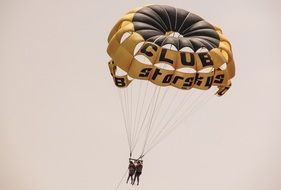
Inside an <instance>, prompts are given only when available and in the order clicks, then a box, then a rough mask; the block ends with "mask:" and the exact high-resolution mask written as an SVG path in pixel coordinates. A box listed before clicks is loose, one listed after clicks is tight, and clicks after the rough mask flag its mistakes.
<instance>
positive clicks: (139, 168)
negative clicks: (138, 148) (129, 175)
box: [133, 160, 143, 185]
mask: <svg viewBox="0 0 281 190" xmlns="http://www.w3.org/2000/svg"><path fill="white" fill-rule="evenodd" d="M142 164H143V163H142V161H140V160H138V161H137V165H136V172H135V177H134V182H133V185H134V183H135V181H136V179H137V185H139V181H140V179H139V178H140V175H141V173H142V168H143V165H142Z"/></svg>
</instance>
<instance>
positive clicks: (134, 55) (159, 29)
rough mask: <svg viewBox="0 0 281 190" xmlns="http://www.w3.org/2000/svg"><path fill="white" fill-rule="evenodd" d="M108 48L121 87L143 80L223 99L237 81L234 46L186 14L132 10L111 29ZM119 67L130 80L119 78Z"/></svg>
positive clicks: (158, 7)
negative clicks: (211, 92) (213, 90)
mask: <svg viewBox="0 0 281 190" xmlns="http://www.w3.org/2000/svg"><path fill="white" fill-rule="evenodd" d="M108 43H109V44H108V49H107V52H108V54H109V55H110V57H111V58H112V60H111V61H110V62H109V67H110V71H111V74H112V76H113V78H114V81H115V84H116V86H117V87H127V86H128V85H129V84H130V82H131V81H132V79H140V80H149V81H151V82H152V83H154V84H156V85H159V86H174V87H176V88H179V89H186V90H188V89H191V88H197V89H202V90H207V89H209V88H210V87H211V86H218V87H219V91H218V93H217V94H218V95H222V94H223V93H224V92H225V91H226V90H227V89H229V86H230V85H231V78H233V77H234V75H235V68H234V61H233V56H232V50H231V44H230V42H229V41H228V40H227V39H226V37H225V36H224V35H223V34H222V32H221V30H220V29H219V28H218V27H215V26H213V25H211V24H210V23H208V22H206V21H205V20H203V19H202V18H201V17H199V16H197V15H195V14H193V13H190V12H188V11H185V10H183V9H178V8H173V7H170V6H163V5H150V6H146V7H142V8H137V9H133V10H131V11H129V12H128V13H127V14H126V15H125V16H124V17H123V18H121V19H120V20H119V21H118V22H117V23H116V25H115V26H114V27H113V29H112V30H111V32H110V34H109V37H108ZM167 45H168V47H170V48H167ZM198 51H199V52H198ZM115 66H118V67H119V68H120V69H122V70H123V71H125V73H126V75H123V76H122V77H120V76H118V75H117V74H116V69H115V68H116V67H115ZM164 67H165V69H164ZM191 71H192V72H191Z"/></svg>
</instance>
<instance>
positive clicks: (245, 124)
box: [0, 0, 281, 190]
mask: <svg viewBox="0 0 281 190" xmlns="http://www.w3.org/2000/svg"><path fill="white" fill-rule="evenodd" d="M151 3H152V4H167V5H171V6H175V7H180V8H183V9H186V10H189V11H191V12H193V13H196V14H198V15H200V16H202V17H203V18H205V19H206V20H207V21H209V22H211V23H213V24H216V25H218V26H220V27H221V28H222V29H223V31H224V33H225V35H226V36H227V37H228V38H229V39H230V41H231V42H232V45H233V52H234V58H235V61H236V69H237V70H236V71H237V72H236V74H237V75H236V77H235V79H234V80H233V86H232V88H231V89H230V91H229V92H228V93H227V94H226V95H225V96H223V97H222V98H221V99H216V98H215V99H213V100H212V101H211V102H209V104H208V105H206V106H205V107H204V110H201V111H198V112H197V113H196V114H195V115H194V116H193V117H192V119H190V120H189V122H190V125H189V127H181V128H179V129H178V130H177V131H176V132H174V133H173V134H171V136H169V137H168V138H167V139H166V140H165V141H163V142H162V143H161V144H159V146H158V147H157V148H156V149H154V150H153V151H152V152H151V154H149V155H148V156H147V157H146V159H145V166H144V173H143V175H142V176H141V180H142V181H141V183H142V184H141V186H139V187H134V188H132V187H130V186H127V185H123V184H122V185H121V186H120V189H122V190H127V189H139V190H148V189H149V190H152V189H161V190H171V189H190V190H280V189H281V124H280V123H281V112H280V107H281V100H280V97H281V85H280V79H279V76H280V71H281V64H280V43H281V37H280V34H281V24H280V23H281V22H280V18H281V12H280V8H281V2H280V1H278V0H255V1H254V0H252V1H247V0H232V1H228V0H221V1H219V0H213V1H207V0H205V1H203V0H188V1H180V0H174V1H168V0H161V1H146V0H143V1H137V0H130V1H129V0H122V1H121V0H119V1H109V0H102V1H95V0H79V1H74V0H25V1H24V0H22V1H20V0H18V1H16V0H6V1H5V0H0V189H1V190H77V189H83V190H113V189H115V188H116V185H117V183H118V182H119V180H120V178H121V176H122V175H123V172H124V170H125V169H126V167H127V156H128V148H127V142H126V135H125V130H124V128H123V121H122V115H121V108H120V104H119V99H118V95H117V93H116V90H115V89H114V85H113V83H112V79H111V77H110V75H109V71H108V67H107V61H108V60H109V57H108V55H107V53H106V47H107V41H106V39H107V35H108V33H109V31H110V30H111V27H112V26H113V25H114V24H115V22H116V21H117V20H118V19H119V18H120V17H121V16H122V15H124V13H125V12H126V11H128V10H129V9H131V8H133V7H138V6H142V5H145V4H151ZM216 107H218V108H219V109H218V110H216V109H215V108H216ZM204 113H208V114H209V115H208V117H207V118H206V119H205V120H202V119H201V115H202V114H204Z"/></svg>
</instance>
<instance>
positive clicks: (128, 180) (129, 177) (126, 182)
mask: <svg viewBox="0 0 281 190" xmlns="http://www.w3.org/2000/svg"><path fill="white" fill-rule="evenodd" d="M129 179H130V175H128V178H127V181H126V183H128V181H129Z"/></svg>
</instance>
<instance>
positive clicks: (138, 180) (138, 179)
mask: <svg viewBox="0 0 281 190" xmlns="http://www.w3.org/2000/svg"><path fill="white" fill-rule="evenodd" d="M139 183H140V175H139V174H138V175H137V185H139Z"/></svg>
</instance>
